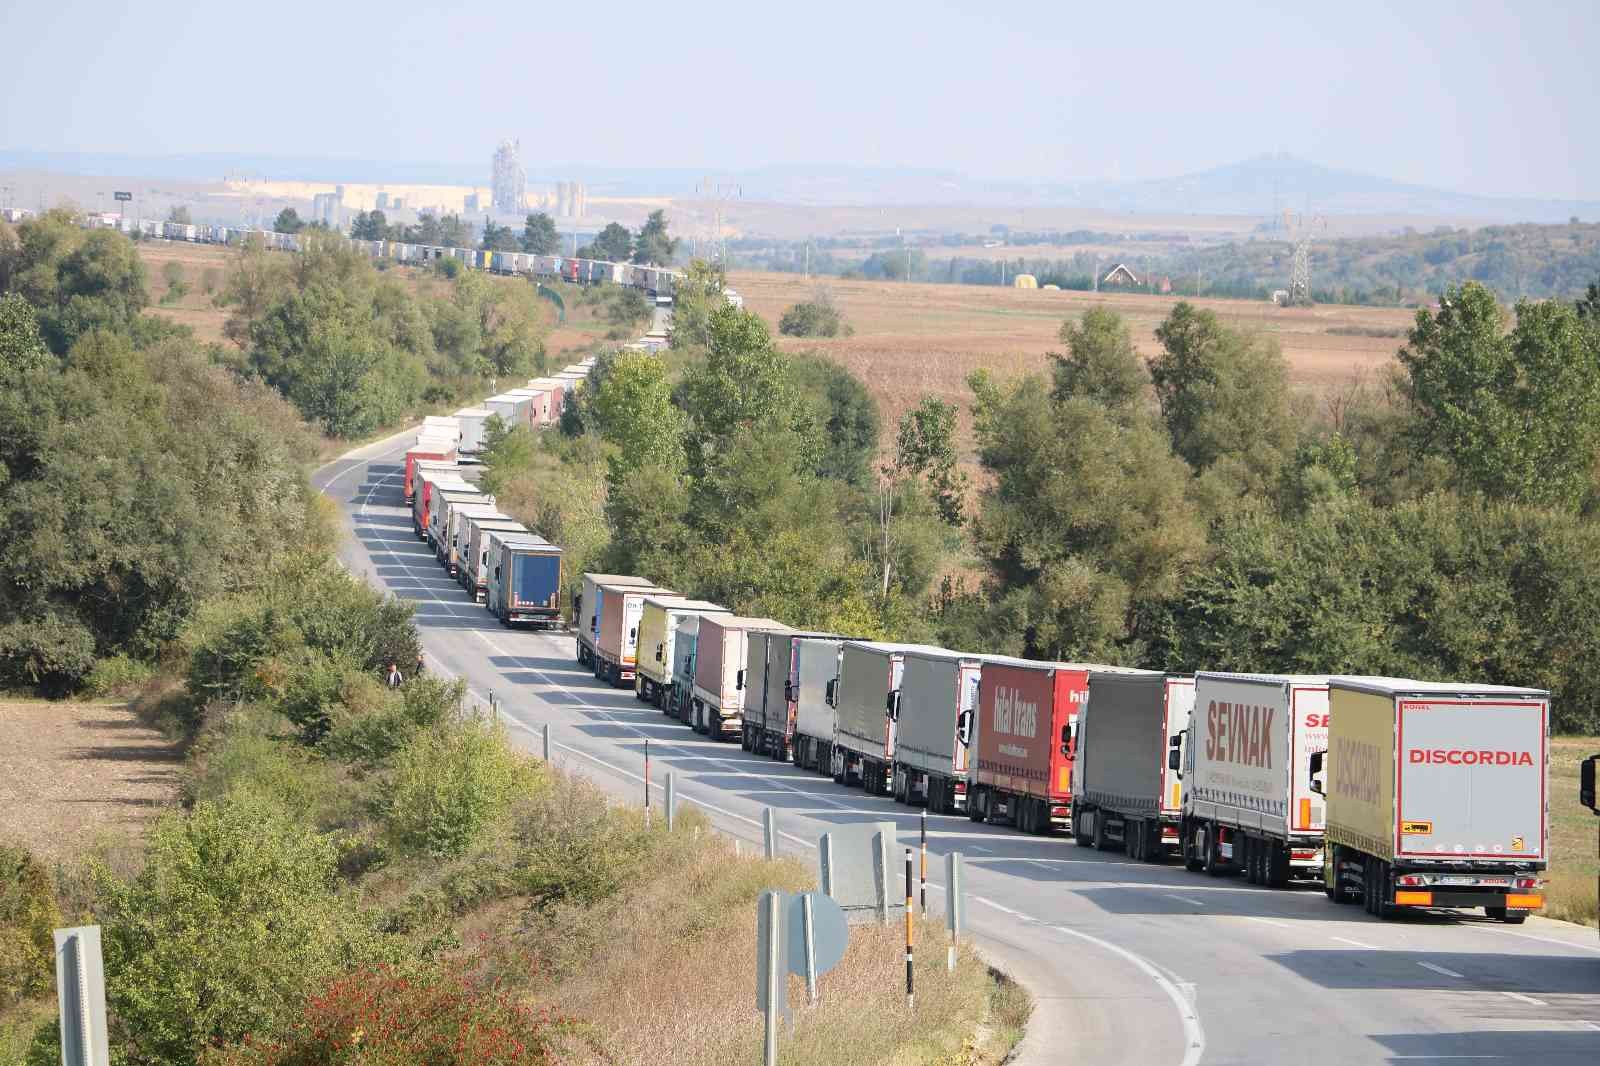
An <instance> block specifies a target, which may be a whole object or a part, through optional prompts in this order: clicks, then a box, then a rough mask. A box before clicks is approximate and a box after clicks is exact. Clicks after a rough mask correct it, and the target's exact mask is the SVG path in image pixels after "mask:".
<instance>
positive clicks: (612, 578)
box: [572, 573, 656, 667]
mask: <svg viewBox="0 0 1600 1066" xmlns="http://www.w3.org/2000/svg"><path fill="white" fill-rule="evenodd" d="M655 584H656V583H655V582H654V581H651V580H650V579H649V578H647V577H632V576H630V575H628V574H596V573H588V574H584V575H583V583H582V585H581V586H580V587H579V589H578V593H577V595H576V596H574V597H573V599H572V628H573V629H574V630H576V631H577V637H578V641H577V658H578V665H579V666H589V667H592V666H594V664H595V656H594V649H595V643H596V642H597V641H598V640H599V637H600V608H601V607H602V606H603V604H602V603H601V601H602V599H603V598H604V597H602V596H601V594H600V587H601V586H602V585H635V586H638V587H639V588H655Z"/></svg>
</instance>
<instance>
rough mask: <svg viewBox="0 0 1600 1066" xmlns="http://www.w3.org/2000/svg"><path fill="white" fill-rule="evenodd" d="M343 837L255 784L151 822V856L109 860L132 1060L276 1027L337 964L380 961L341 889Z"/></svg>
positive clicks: (104, 878)
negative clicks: (297, 814) (119, 869)
mask: <svg viewBox="0 0 1600 1066" xmlns="http://www.w3.org/2000/svg"><path fill="white" fill-rule="evenodd" d="M336 861H337V846H336V844H335V842H334V840H333V839H332V838H331V837H328V836H325V835H323V834H319V833H316V832H314V831H311V830H309V829H306V828H303V827H302V826H300V825H299V824H297V822H296V821H295V820H294V819H293V818H292V817H291V816H290V815H289V814H288V813H287V812H286V811H285V810H284V809H283V807H282V806H281V805H279V804H277V803H274V802H272V801H270V800H267V799H264V798H262V797H260V796H257V795H255V794H252V793H250V792H239V793H235V794H233V795H229V796H227V797H225V798H224V799H222V800H220V801H218V802H215V803H202V804H200V805H198V806H197V807H196V808H195V809H194V812H193V813H192V814H191V815H190V816H189V817H187V818H183V817H178V816H169V817H166V818H163V819H161V820H160V821H158V822H157V823H156V824H155V826H154V827H153V828H152V829H151V831H150V835H149V838H148V842H147V844H146V849H145V866H144V868H143V870H141V871H140V872H139V874H138V875H137V876H135V877H133V878H131V879H128V880H123V879H121V878H118V877H115V876H113V875H112V874H110V873H109V872H107V871H104V870H103V869H102V870H101V871H100V876H99V882H100V883H99V885H98V889H99V898H100V906H99V912H98V915H97V916H98V917H99V919H100V921H101V924H102V926H103V928H104V935H105V953H106V975H107V986H106V1001H107V1006H108V1007H110V1008H111V1010H112V1012H113V1013H114V1015H115V1017H116V1019H117V1029H116V1039H117V1041H118V1043H119V1044H120V1045H121V1048H122V1052H123V1056H124V1059H125V1061H128V1062H131V1063H157V1062H160V1063H179V1064H182V1063H192V1062H194V1061H195V1058H196V1055H197V1054H198V1053H199V1050H200V1048H201V1047H202V1046H203V1045H205V1044H207V1043H211V1042H215V1041H233V1040H238V1039H240V1038H242V1037H243V1036H244V1035H245V1034H246V1033H251V1032H273V1031H279V1030H280V1029H281V1027H282V1026H283V1025H284V1024H286V1023H287V1022H288V1020H289V1019H290V1018H291V1017H292V1016H293V1015H294V1014H295V1012H296V1011H297V1009H298V1008H299V1005H300V1004H301V1003H302V1002H304V1000H305V997H306V996H307V995H308V994H309V993H310V991H311V990H312V989H314V988H316V987H317V986H318V985H320V984H321V983H322V982H324V981H326V980H328V978H329V977H330V976H331V975H332V974H334V973H336V972H338V971H339V970H341V969H344V968H346V967H349V966H351V965H362V964H368V963H371V962H375V961H378V959H377V956H379V955H381V953H382V952H381V951H380V945H379V944H378V943H377V941H376V940H375V938H374V937H373V936H372V935H371V934H370V932H369V930H368V929H367V928H366V927H365V924H364V922H363V920H362V919H363V915H362V914H361V912H359V911H357V910H355V909H354V908H351V907H349V906H347V905H346V903H345V902H344V901H343V900H341V899H340V898H339V897H338V896H337V895H336V893H335V864H336Z"/></svg>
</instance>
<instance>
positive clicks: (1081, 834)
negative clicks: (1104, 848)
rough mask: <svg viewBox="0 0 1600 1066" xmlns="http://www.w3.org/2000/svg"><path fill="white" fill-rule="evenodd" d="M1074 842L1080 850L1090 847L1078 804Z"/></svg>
mask: <svg viewBox="0 0 1600 1066" xmlns="http://www.w3.org/2000/svg"><path fill="white" fill-rule="evenodd" d="M967 802H969V803H970V802H972V801H971V800H968V801H967ZM1072 842H1073V843H1074V844H1076V845H1078V847H1080V848H1086V847H1088V846H1089V833H1088V831H1087V830H1085V829H1084V828H1083V812H1082V811H1081V810H1079V809H1078V805H1077V804H1076V803H1074V804H1073V805H1072Z"/></svg>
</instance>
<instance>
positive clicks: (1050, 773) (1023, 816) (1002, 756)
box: [967, 656, 1108, 834]
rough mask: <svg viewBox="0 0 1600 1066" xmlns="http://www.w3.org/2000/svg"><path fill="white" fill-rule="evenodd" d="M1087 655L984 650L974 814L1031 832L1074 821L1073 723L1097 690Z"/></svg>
mask: <svg viewBox="0 0 1600 1066" xmlns="http://www.w3.org/2000/svg"><path fill="white" fill-rule="evenodd" d="M1104 669H1108V668H1107V667H1102V666H1093V665H1087V664H1083V663H1051V662H1036V661H1034V660H1032V659H1011V658H1003V657H999V656H984V657H983V675H982V679H981V680H980V682H979V686H978V720H977V722H976V724H975V726H974V731H975V733H976V734H977V735H976V737H975V738H974V741H973V746H974V749H975V752H976V754H975V756H974V757H973V758H972V760H971V762H970V764H969V765H968V767H967V817H969V818H971V819H972V820H973V821H974V822H983V821H987V822H1010V823H1012V824H1014V825H1015V826H1016V827H1017V828H1018V829H1020V830H1022V831H1023V832H1025V833H1039V834H1045V833H1049V832H1051V830H1053V829H1054V828H1055V827H1056V826H1061V827H1062V828H1071V826H1072V783H1073V762H1074V757H1075V755H1076V750H1075V747H1074V744H1073V739H1072V737H1073V727H1074V725H1075V724H1076V723H1077V720H1078V711H1079V709H1080V708H1081V707H1082V706H1083V703H1084V701H1085V700H1087V699H1088V697H1089V672H1090V671H1091V670H1104Z"/></svg>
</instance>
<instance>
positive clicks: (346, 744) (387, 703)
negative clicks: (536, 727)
mask: <svg viewBox="0 0 1600 1066" xmlns="http://www.w3.org/2000/svg"><path fill="white" fill-rule="evenodd" d="M373 687H374V688H375V689H376V695H377V696H378V699H379V704H378V705H377V706H374V707H368V708H364V709H363V708H361V707H360V706H359V705H357V704H356V703H355V702H354V701H352V700H350V699H348V698H347V699H346V700H345V701H344V702H343V703H342V704H341V706H340V707H339V708H338V713H339V716H340V717H339V718H338V720H336V721H335V722H334V724H333V729H332V732H331V733H329V734H328V736H327V738H326V739H325V740H324V741H323V742H322V750H323V751H324V752H325V753H327V754H328V755H329V756H331V757H333V758H336V759H342V760H344V761H345V762H351V763H355V764H357V765H360V766H362V767H365V768H367V769H373V768H376V767H378V766H381V765H383V764H384V763H386V762H387V761H388V760H389V758H390V757H391V756H392V755H394V753H395V752H397V751H399V750H400V749H401V748H403V747H405V746H406V744H407V743H408V742H409V741H410V740H411V738H412V737H413V736H414V735H415V734H416V733H417V731H418V730H422V729H431V728H433V727H435V726H437V725H439V724H440V723H441V722H444V721H446V720H448V719H449V718H450V716H451V715H452V714H453V713H456V712H459V711H460V709H461V700H462V697H463V696H464V695H465V694H466V690H467V685H466V682H465V681H461V680H456V681H446V680H444V679H443V678H437V677H427V676H424V677H412V678H410V679H409V680H407V681H406V683H405V686H404V687H403V688H401V689H400V692H399V694H398V695H396V694H394V693H391V692H389V691H388V690H386V689H383V688H382V687H379V686H378V685H377V683H376V682H373Z"/></svg>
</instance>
